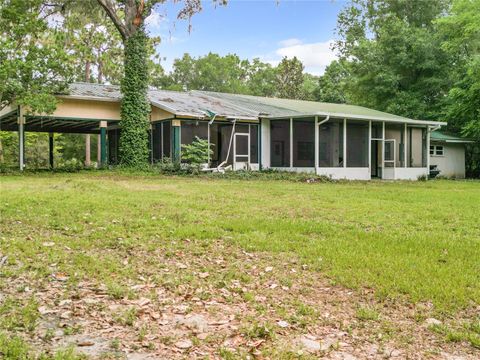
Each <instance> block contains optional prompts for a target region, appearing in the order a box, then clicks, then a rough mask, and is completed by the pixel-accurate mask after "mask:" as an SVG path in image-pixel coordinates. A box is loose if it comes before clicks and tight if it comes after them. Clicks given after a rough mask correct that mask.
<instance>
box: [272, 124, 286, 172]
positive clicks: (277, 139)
mask: <svg viewBox="0 0 480 360" xmlns="http://www.w3.org/2000/svg"><path fill="white" fill-rule="evenodd" d="M270 141H271V145H270V146H271V148H270V163H271V166H272V167H289V166H290V120H272V121H270Z"/></svg>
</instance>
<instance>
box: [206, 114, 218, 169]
mask: <svg viewBox="0 0 480 360" xmlns="http://www.w3.org/2000/svg"><path fill="white" fill-rule="evenodd" d="M207 113H208V115H209V116H210V117H211V118H212V119H211V120H209V121H208V125H207V141H208V161H207V163H208V167H210V125H212V124H213V122H214V121H215V117H216V116H217V114H215V113H214V112H212V111H209V110H207ZM212 114H213V116H212Z"/></svg>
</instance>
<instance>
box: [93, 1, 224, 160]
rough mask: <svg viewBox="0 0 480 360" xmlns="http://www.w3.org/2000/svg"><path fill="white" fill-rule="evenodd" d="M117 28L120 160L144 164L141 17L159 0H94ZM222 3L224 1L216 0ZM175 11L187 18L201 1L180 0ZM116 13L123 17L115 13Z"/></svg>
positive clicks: (144, 44) (144, 40)
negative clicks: (120, 49)
mask: <svg viewBox="0 0 480 360" xmlns="http://www.w3.org/2000/svg"><path fill="white" fill-rule="evenodd" d="M97 1H98V3H99V4H100V6H102V8H103V9H104V10H105V12H106V14H107V15H108V16H109V18H110V19H111V21H112V22H113V24H114V26H115V27H116V28H117V30H118V32H119V33H120V36H121V37H122V39H123V43H124V47H125V48H124V64H125V69H124V71H125V74H124V78H123V79H122V82H121V86H120V91H121V92H122V105H121V129H122V132H121V135H120V162H121V164H123V165H126V166H131V167H138V166H143V165H144V164H146V163H147V158H148V136H147V129H148V125H149V123H148V114H149V112H150V103H149V101H148V97H147V88H148V84H149V72H148V66H147V65H148V60H147V59H148V36H147V34H146V32H145V19H146V18H147V17H148V16H149V15H150V13H151V11H152V9H153V7H154V6H155V5H156V4H159V3H163V2H164V1H163V0H150V1H148V0H116V1H115V2H113V1H112V0H97ZM176 1H177V2H179V0H176ZM217 2H218V3H220V5H225V4H226V0H218V1H217ZM183 5H184V6H183V8H182V9H181V10H180V12H179V13H178V15H177V17H178V18H179V19H190V18H191V17H192V16H193V15H194V14H195V13H197V12H199V11H201V9H202V6H201V0H184V1H183ZM119 12H121V13H122V15H123V17H121V16H119Z"/></svg>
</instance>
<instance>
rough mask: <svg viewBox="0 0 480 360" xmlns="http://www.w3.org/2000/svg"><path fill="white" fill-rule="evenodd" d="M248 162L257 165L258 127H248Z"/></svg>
mask: <svg viewBox="0 0 480 360" xmlns="http://www.w3.org/2000/svg"><path fill="white" fill-rule="evenodd" d="M250 162H251V163H252V164H258V125H250Z"/></svg>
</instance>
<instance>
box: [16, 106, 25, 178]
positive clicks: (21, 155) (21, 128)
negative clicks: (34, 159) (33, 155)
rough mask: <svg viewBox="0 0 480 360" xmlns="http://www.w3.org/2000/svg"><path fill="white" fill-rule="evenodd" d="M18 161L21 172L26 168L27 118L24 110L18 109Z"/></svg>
mask: <svg viewBox="0 0 480 360" xmlns="http://www.w3.org/2000/svg"><path fill="white" fill-rule="evenodd" d="M17 122H18V160H19V165H20V171H23V169H24V168H25V116H24V115H23V112H22V108H21V107H20V106H19V107H18V120H17Z"/></svg>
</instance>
